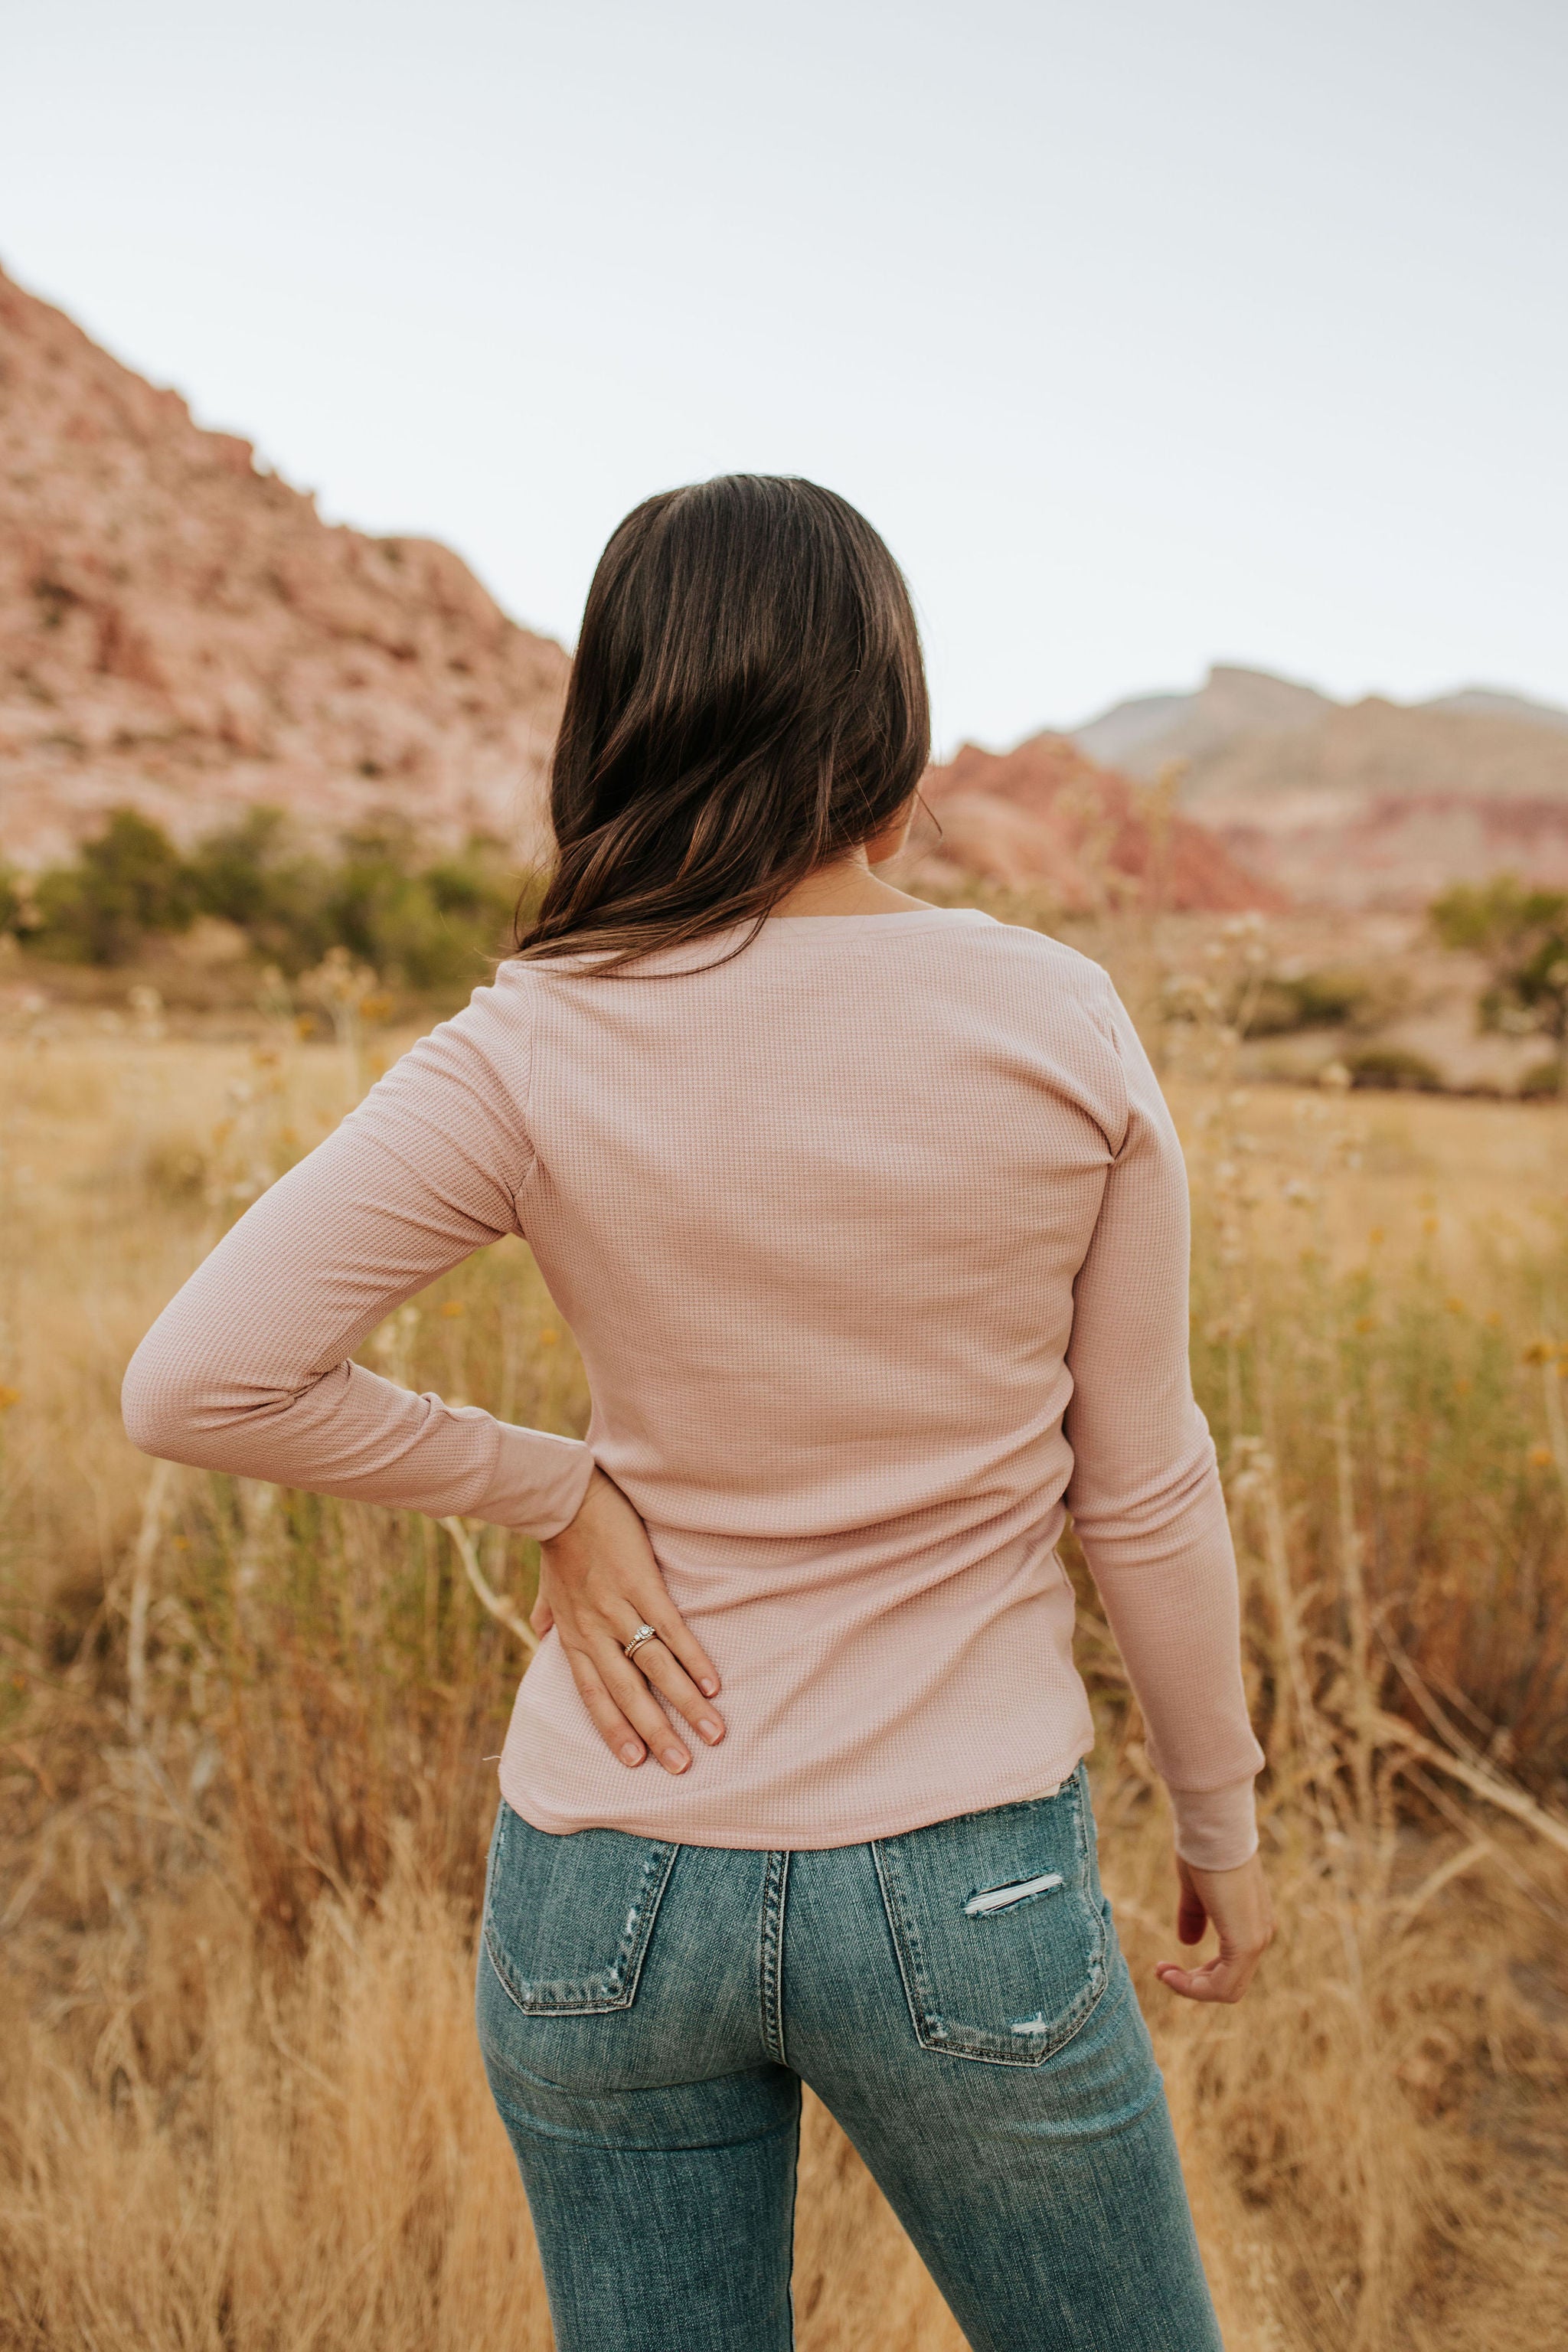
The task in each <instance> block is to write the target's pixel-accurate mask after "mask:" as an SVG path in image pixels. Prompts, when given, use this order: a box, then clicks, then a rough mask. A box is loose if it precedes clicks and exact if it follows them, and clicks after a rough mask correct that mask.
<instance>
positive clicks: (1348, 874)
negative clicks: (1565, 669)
mask: <svg viewBox="0 0 1568 2352" xmlns="http://www.w3.org/2000/svg"><path fill="white" fill-rule="evenodd" d="M1073 740H1074V741H1075V742H1076V743H1077V744H1078V745H1079V748H1080V749H1081V750H1082V751H1086V752H1088V753H1089V756H1090V757H1091V758H1094V759H1100V760H1109V761H1114V762H1115V764H1116V765H1117V766H1118V767H1120V768H1121V769H1124V770H1125V771H1126V772H1128V773H1129V774H1130V775H1132V776H1136V777H1141V778H1144V779H1150V778H1153V777H1155V776H1158V775H1160V774H1161V773H1162V772H1164V771H1166V770H1168V769H1169V768H1170V767H1171V766H1172V765H1173V764H1179V766H1180V770H1181V776H1180V783H1179V788H1178V789H1179V796H1180V800H1181V804H1182V806H1183V808H1184V810H1185V811H1186V812H1187V813H1188V814H1190V815H1191V816H1193V817H1194V818H1196V819H1197V820H1198V821H1199V822H1201V823H1202V824H1204V825H1205V827H1207V828H1208V829H1209V830H1211V831H1212V832H1214V833H1215V834H1216V835H1217V836H1218V837H1219V839H1220V840H1221V841H1222V842H1223V843H1224V844H1225V845H1226V847H1227V848H1228V849H1229V850H1230V851H1231V852H1232V853H1233V854H1234V855H1235V856H1237V858H1238V859H1239V860H1240V861H1241V862H1242V863H1244V864H1245V865H1246V866H1248V867H1249V868H1250V869H1251V870H1252V871H1254V872H1256V873H1258V875H1260V876H1261V877H1264V878H1265V879H1267V880H1269V881H1272V882H1274V883H1276V884H1277V885H1279V887H1282V888H1284V889H1285V890H1287V891H1288V892H1289V894H1290V896H1291V897H1293V898H1299V899H1300V900H1302V901H1303V902H1306V903H1310V904H1316V905H1321V906H1340V907H1345V908H1352V907H1387V908H1398V907H1415V906H1419V905H1424V904H1425V903H1426V900H1427V899H1429V898H1431V897H1432V895H1433V894H1434V892H1435V891H1437V890H1440V889H1441V888H1443V887H1444V886H1445V885H1446V884H1447V883H1450V882H1456V881H1472V880H1475V879H1476V878H1477V877H1484V876H1487V875H1491V874H1497V873H1504V872H1512V873H1516V874H1519V875H1520V876H1521V877H1525V878H1528V879H1531V880H1535V881H1539V882H1542V883H1543V884H1550V885H1552V886H1560V885H1563V884H1564V883H1568V712H1563V711H1561V710H1555V709H1552V708H1551V707H1550V706H1547V705H1542V704H1536V703H1531V702H1528V701H1526V700H1525V699H1524V698H1522V697H1521V696H1515V695H1508V694H1502V693H1497V692H1493V691H1490V690H1489V689H1486V688H1468V689H1467V690H1465V691H1462V692H1460V693H1458V694H1454V695H1447V696H1444V697H1442V698H1439V699H1438V700H1436V701H1434V702H1428V703H1420V704H1415V705H1404V704H1400V703H1394V702H1389V701H1385V700H1384V699H1383V698H1380V697H1377V696H1373V697H1369V698H1367V699H1366V700H1365V701H1363V702H1358V703H1354V704H1350V705H1346V704H1343V703H1338V702H1334V701H1331V699H1330V698H1329V697H1328V696H1327V695H1322V694H1319V693H1317V692H1316V691H1315V690H1314V689H1313V688H1310V687H1305V686H1298V685H1295V684H1293V683H1291V682H1290V681H1289V680H1287V679H1284V678H1277V677H1268V676H1266V675H1264V674H1262V673H1260V672H1258V671H1255V670H1244V669H1234V668H1232V669H1224V668H1222V669H1215V670H1212V671H1211V672H1210V673H1209V677H1208V678H1207V680H1206V682H1205V685H1204V686H1203V687H1201V688H1199V689H1198V691H1197V692H1196V693H1195V694H1186V695H1151V696H1146V697H1143V698H1140V699H1138V700H1136V701H1132V702H1125V703H1119V704H1118V705H1117V706H1116V707H1115V708H1114V709H1111V710H1108V711H1106V712H1104V713H1102V714H1101V716H1100V718H1099V719H1093V720H1091V721H1090V722H1089V725H1088V726H1087V727H1083V728H1080V729H1079V730H1077V732H1076V734H1075V736H1074V738H1073Z"/></svg>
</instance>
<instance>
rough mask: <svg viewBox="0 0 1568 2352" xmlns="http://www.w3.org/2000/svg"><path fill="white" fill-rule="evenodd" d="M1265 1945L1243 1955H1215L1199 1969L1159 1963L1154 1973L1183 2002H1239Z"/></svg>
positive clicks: (1241, 1953)
mask: <svg viewBox="0 0 1568 2352" xmlns="http://www.w3.org/2000/svg"><path fill="white" fill-rule="evenodd" d="M1264 1950H1265V1946H1263V1945H1261V1944H1259V1945H1258V1947H1257V1948H1256V1949H1249V1950H1247V1951H1244V1952H1225V1951H1221V1952H1216V1953H1215V1956H1214V1958H1213V1959H1212V1960H1205V1962H1204V1963H1203V1965H1202V1967H1201V1968H1196V1969H1184V1968H1179V1967H1178V1966H1177V1964H1176V1962H1175V1961H1174V1960H1161V1961H1160V1962H1158V1963H1157V1965H1156V1967H1155V1969H1154V1974H1155V1975H1156V1976H1157V1977H1158V1978H1159V1979H1160V1982H1161V1983H1162V1984H1163V1986H1164V1987H1165V1988H1166V1990H1168V1991H1170V1992H1174V1993H1179V1994H1180V1995H1181V1997H1182V1999H1183V2000H1213V2001H1228V2002H1231V2003H1235V2002H1236V2001H1238V2000H1240V1999H1241V1997H1242V1995H1243V1994H1244V1993H1245V1992H1246V1990H1247V1986H1248V1985H1249V1984H1250V1983H1251V1982H1252V1979H1253V1978H1254V1976H1255V1975H1256V1974H1257V1972H1258V1961H1259V1960H1260V1959H1261V1958H1263V1954H1264Z"/></svg>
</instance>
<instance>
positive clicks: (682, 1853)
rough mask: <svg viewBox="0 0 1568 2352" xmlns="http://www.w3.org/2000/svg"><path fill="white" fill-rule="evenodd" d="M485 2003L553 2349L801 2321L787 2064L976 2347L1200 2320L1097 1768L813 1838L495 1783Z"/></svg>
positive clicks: (597, 2349)
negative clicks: (848, 2148) (570, 1811)
mask: <svg viewBox="0 0 1568 2352" xmlns="http://www.w3.org/2000/svg"><path fill="white" fill-rule="evenodd" d="M479 2040H480V2044H481V2047H482V2049H483V2052H484V2058H485V2065H486V2068H487V2071H488V2073H489V2081H490V2088H491V2091H492V2092H493V2094H494V2095H495V2101H496V2105H497V2106H498V2107H499V2108H500V2114H501V2119H502V2121H503V2122H504V2124H505V2125H506V2127H507V2131H508V2133H509V2134H510V2138H511V2143H512V2146H513V2147H514V2148H515V2149H516V2151H517V2159H518V2163H519V2166H520V2167H521V2172H522V2178H523V2183H524V2186H525V2187H526V2189H527V2191H528V2200H529V2204H530V2206H531V2210H532V2214H533V2222H534V2229H535V2232H536V2234H537V2237H538V2240H539V2247H540V2252H541V2254H542V2259H543V2263H544V2275H545V2281H546V2284H547V2285H548V2287H549V2292H550V2309H551V2315H552V2319H553V2321H554V2326H555V2339H556V2344H557V2346H558V2347H559V2352H611V2347H614V2352H784V2347H788V2346H789V2345H791V2344H792V2343H793V2341H794V2328H793V2320H792V2313H791V2305H790V2263H791V2239H792V2231H793V2221H794V2206H795V2150H796V2145H797V2140H798V2135H799V2123H800V2085H801V2083H802V2082H803V2081H805V2082H807V2083H809V2084H811V2085H812V2087H813V2089H814V2090H816V2092H817V2093H818V2095H820V2097H821V2098H822V2100H823V2101H824V2103H825V2104H826V2105H827V2106H828V2107H829V2108H830V2109H831V2110H832V2112H833V2114H834V2115H835V2116H837V2118H838V2120H839V2122H840V2123H841V2124H842V2125H843V2126H844V2129H845V2130H846V2132H847V2134H848V2136H849V2137H850V2138H851V2139H852V2140H853V2141H854V2143H855V2146H856V2147H858V2149H859V2151H860V2154H861V2155H862V2156H863V2157H864V2158H865V2160H866V2162H867V2164H868V2166H869V2168H870V2169H871V2171H872V2172H873V2174H874V2175H875V2176H876V2179H878V2181H879V2183H880V2185H881V2187H882V2189H883V2190H884V2192H885V2193H886V2195H887V2197H888V2199H889V2202H890V2203H891V2204H892V2206H893V2208H894V2210H895V2211H896V2212H897V2213H898V2215H899V2218H900V2221H902V2223H903V2225H904V2227H905V2229H906V2230H907V2231H909V2234H910V2237H911V2238H912V2239H913V2241H914V2243H915V2245H916V2246H917V2248H918V2249H919V2251H920V2253H921V2257H922V2258H923V2260H924V2262H925V2263H926V2265H927V2267H928V2268H929V2269H930V2271H931V2275H932V2277H933V2278H934V2279H935V2280H936V2283H937V2284H938V2286H939V2287H940V2288H941V2290H942V2294H944V2295H945V2296H946V2298H947V2301H948V2304H949V2305H950V2307H951V2308H952V2312H953V2315H954V2316H955V2317H956V2319H957V2321H958V2324H959V2326H961V2327H962V2328H963V2332H964V2335H965V2336H967V2338H968V2340H969V2342H970V2344H971V2345H972V2346H973V2347H976V2352H1025V2347H1027V2352H1069V2347H1070V2352H1217V2348H1218V2347H1219V2342H1220V2339H1219V2331H1218V2328H1217V2327H1216V2326H1215V2316H1214V2309H1213V2305H1211V2303H1210V2301H1209V2295H1208V2289H1207V2287H1206V2285H1205V2280H1204V2274H1203V2268H1202V2265H1201V2263H1200V2261H1199V2258H1198V2250H1197V2244H1196V2242H1195V2240H1194V2235H1193V2225H1192V2219H1191V2216H1190V2214H1189V2212H1188V2210H1187V2200H1186V2194H1185V2191H1184V2188H1183V2185H1182V2175H1181V2169H1180V2166H1179V2164H1178V2162H1177V2158H1176V2149H1175V2143H1174V2140H1173V2136H1172V2132H1171V2124H1170V2117H1169V2115H1168V2113H1167V2110H1166V2106H1165V2096H1164V2091H1163V2086H1162V2084H1161V2081H1160V2074H1159V2070H1158V2068H1157V2067H1156V2065H1155V2063H1154V2054H1153V2052H1152V2049H1151V2048H1150V2045H1149V2036H1148V2034H1147V2032H1146V2031H1145V2029H1144V2025H1143V2021H1142V2017H1141V2016H1140V2014H1139V2011H1138V2004H1137V2000H1136V1999H1135V1997H1134V1994H1133V1991H1132V1986H1131V1979H1129V1977H1128V1974H1127V1969H1126V1964H1125V1962H1124V1961H1123V1959H1122V1958H1121V1949H1120V1948H1119V1946H1118V1944H1117V1941H1116V1936H1115V1931H1114V1929H1113V1928H1112V1927H1111V1924H1110V1906H1109V1905H1108V1904H1107V1903H1106V1901H1105V1899H1104V1897H1103V1895H1102V1894H1101V1892H1100V1876H1099V1873H1098V1871H1097V1869H1096V1866H1095V1843H1094V1816H1093V1813H1092V1811H1091V1810H1090V1806H1089V1790H1088V1783H1087V1780H1086V1779H1085V1776H1084V1774H1083V1771H1082V1769H1081V1768H1080V1769H1079V1772H1078V1773H1077V1774H1076V1775H1075V1777H1074V1778H1073V1779H1072V1780H1069V1781H1068V1783H1067V1784H1066V1785H1065V1787H1064V1788H1063V1789H1062V1790H1060V1792H1059V1793H1058V1795H1057V1796H1055V1797H1049V1798H1037V1799H1034V1800H1032V1801H1027V1802H1026V1803H1023V1804H1015V1805H1002V1806H999V1807H997V1808H996V1810H995V1811H990V1812H981V1813H969V1814H965V1815H963V1816H962V1817H961V1818H960V1819H958V1820H955V1821H948V1822H936V1823H935V1824H934V1825H933V1826H932V1827H931V1828H929V1829H922V1830H916V1831H913V1832H910V1834H909V1835H907V1836H903V1837H892V1838H881V1839H879V1840H877V1841H876V1843H873V1844H870V1845H857V1846H836V1847H832V1848H829V1849H827V1850H826V1851H823V1852H816V1853H752V1852H734V1851H731V1850H728V1849H723V1848H718V1847H713V1846H688V1845H679V1846H678V1845H669V1844H664V1843H657V1842H655V1841H654V1840H652V1839H647V1838H637V1837H628V1836H626V1835H625V1834H623V1832H620V1831H618V1830H580V1831H578V1832H576V1834H575V1835H574V1836H570V1837H553V1836H547V1835H545V1834H544V1833H543V1832H541V1831H538V1830H534V1829H531V1828H530V1827H529V1825H528V1823H527V1822H524V1821H522V1820H521V1819H520V1818H519V1816H518V1815H517V1814H516V1813H515V1812H513V1811H512V1810H511V1809H510V1806H508V1805H506V1804H505V1803H503V1804H502V1806H501V1809H500V1814H499V1816H498V1818H497V1821H496V1827H495V1835H494V1838H493V1839H492V1841H491V1845H490V1862H489V1875H488V1879H487V1883H486V1890H485V1915H484V1933H483V1938H482V1942H481V1947H480V1953H479Z"/></svg>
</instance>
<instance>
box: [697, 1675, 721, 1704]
mask: <svg viewBox="0 0 1568 2352" xmlns="http://www.w3.org/2000/svg"><path fill="white" fill-rule="evenodd" d="M701 1691H702V1696H703V1697H704V1698H717V1697H718V1696H719V1680H718V1676H717V1675H703V1677H702V1683H701Z"/></svg>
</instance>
